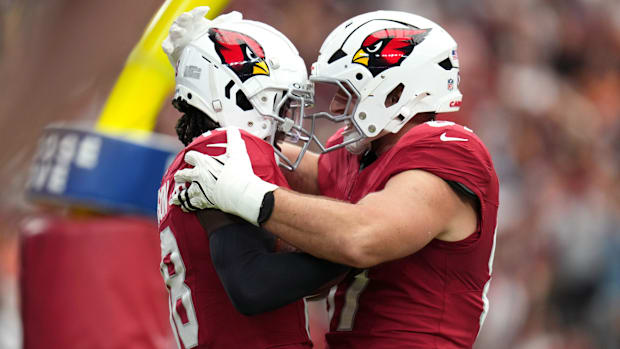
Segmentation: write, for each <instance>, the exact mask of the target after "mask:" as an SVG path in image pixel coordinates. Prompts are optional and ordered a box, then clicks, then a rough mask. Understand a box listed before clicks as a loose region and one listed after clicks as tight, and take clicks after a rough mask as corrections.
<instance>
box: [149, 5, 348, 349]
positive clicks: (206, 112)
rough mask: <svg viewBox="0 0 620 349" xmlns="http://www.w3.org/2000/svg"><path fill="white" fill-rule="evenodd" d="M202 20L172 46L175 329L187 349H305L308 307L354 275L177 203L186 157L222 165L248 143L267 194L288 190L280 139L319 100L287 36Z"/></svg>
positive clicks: (195, 14)
mask: <svg viewBox="0 0 620 349" xmlns="http://www.w3.org/2000/svg"><path fill="white" fill-rule="evenodd" d="M206 11H207V9H205V8H197V9H195V10H193V11H190V12H189V13H186V14H184V15H182V16H181V17H180V18H179V19H177V21H176V22H175V24H174V25H173V27H172V28H171V31H170V35H169V37H168V38H167V40H166V41H165V43H164V50H165V51H166V53H168V55H169V58H170V60H171V62H172V63H173V65H174V66H175V67H176V73H177V75H176V91H175V96H174V99H173V104H174V106H175V107H176V108H177V109H179V110H180V111H181V112H183V113H185V114H184V115H183V116H182V117H181V119H180V120H179V122H178V124H177V127H176V131H177V134H178V136H179V139H180V140H181V141H182V142H183V143H184V144H185V145H186V148H185V149H184V150H183V151H181V152H180V153H179V154H178V155H177V156H176V158H175V159H174V161H173V162H172V164H171V165H170V167H169V168H168V170H167V171H166V173H165V174H164V177H163V179H162V184H161V187H160V189H159V194H158V223H159V232H160V238H161V258H162V259H161V273H162V276H163V278H164V281H165V284H166V287H167V289H168V291H169V308H170V320H171V325H172V328H173V331H174V333H175V334H176V335H177V339H178V345H179V348H274V347H277V348H309V347H312V342H311V341H310V338H309V335H308V325H307V314H306V311H305V301H304V300H303V299H302V297H303V296H307V295H309V294H310V293H311V292H312V291H314V290H315V289H317V288H319V287H320V286H322V285H323V284H325V283H326V282H327V281H329V280H331V279H333V278H334V277H335V276H337V275H339V274H342V273H343V272H346V271H347V270H348V269H349V268H348V267H345V266H341V265H336V264H333V263H329V262H327V261H324V260H320V259H318V258H315V257H313V256H310V255H307V254H304V253H297V252H280V253H274V251H276V250H278V241H276V239H275V237H274V236H273V235H271V234H269V233H267V232H265V231H263V230H261V229H260V228H259V227H256V226H253V225H251V224H250V223H247V222H245V221H243V220H240V219H238V218H236V217H234V216H230V217H228V216H229V215H228V214H225V213H222V212H220V211H216V210H207V211H201V212H198V213H196V214H195V213H192V212H188V211H192V209H193V206H192V204H191V202H189V201H187V202H184V206H182V207H180V206H175V205H173V204H172V203H171V201H172V202H175V201H176V202H179V197H178V195H179V193H180V189H182V188H185V185H186V183H185V182H184V181H183V179H182V178H181V177H179V176H175V175H174V174H175V172H177V170H179V169H187V168H189V166H188V165H187V164H186V163H185V162H184V159H185V160H186V161H189V162H192V161H193V160H192V159H194V158H192V156H191V154H194V153H195V154H203V153H204V154H209V155H212V156H215V157H216V159H217V157H222V158H223V157H225V156H226V154H227V153H229V151H227V149H226V147H227V142H232V141H233V140H234V142H236V143H238V142H241V143H243V147H244V150H246V149H247V154H248V155H249V158H250V160H251V165H249V166H250V168H249V170H250V171H252V170H253V171H254V172H255V173H256V175H257V176H259V177H260V178H262V179H263V180H265V182H264V185H265V186H267V187H270V188H275V187H284V188H288V185H287V183H286V180H285V178H284V176H283V175H282V173H281V172H280V169H279V167H278V156H276V153H275V152H274V151H275V149H274V147H273V146H272V144H273V142H274V140H275V138H276V137H278V136H279V135H283V134H286V135H289V136H299V135H298V134H296V133H297V132H301V133H303V132H305V130H303V129H302V128H301V127H300V121H301V118H297V119H295V118H293V119H291V118H288V117H287V116H295V115H297V116H301V114H296V113H301V112H303V108H304V105H305V104H307V103H308V102H309V100H311V98H312V90H311V89H308V83H307V75H306V68H305V64H304V62H303V60H302V58H301V57H300V56H299V54H298V52H297V50H296V49H295V47H294V46H293V45H292V44H291V43H290V41H288V39H287V38H286V37H285V36H284V35H282V34H281V33H280V32H278V31H277V30H275V29H274V28H272V27H270V26H268V25H266V24H263V23H258V22H254V21H249V20H243V19H242V17H241V15H240V14H239V13H231V14H227V15H223V16H220V17H218V18H217V19H215V20H214V21H208V20H206V19H205V18H204V15H205V13H206ZM221 126H222V127H224V126H225V127H226V128H219V127H221ZM235 126H238V127H239V128H241V129H243V130H242V131H240V130H239V128H237V127H235ZM305 135H306V136H305V139H306V141H308V140H309V139H310V138H309V136H310V134H307V133H306V134H305ZM190 151H193V152H192V153H189V152H190ZM187 154H190V155H187ZM280 155H281V154H280ZM282 159H283V160H281V161H284V163H283V164H284V165H287V166H289V167H295V166H296V161H292V160H289V159H287V158H285V157H282ZM272 183H273V184H272ZM255 218H256V217H255ZM241 228H244V229H241ZM248 232H250V233H248ZM299 274H301V275H304V278H303V279H301V278H298V277H297V275H299ZM283 289H286V290H287V292H282V290H283ZM258 313H260V314H259V315H255V316H246V315H253V314H258Z"/></svg>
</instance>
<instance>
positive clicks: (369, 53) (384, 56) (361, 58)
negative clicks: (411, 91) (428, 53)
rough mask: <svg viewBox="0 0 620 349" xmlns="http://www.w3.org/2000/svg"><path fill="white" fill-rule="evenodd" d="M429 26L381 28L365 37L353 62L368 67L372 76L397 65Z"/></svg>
mask: <svg viewBox="0 0 620 349" xmlns="http://www.w3.org/2000/svg"><path fill="white" fill-rule="evenodd" d="M430 31H431V28H428V29H418V28H392V29H381V30H378V31H376V32H374V33H372V34H370V35H368V36H367V37H366V39H364V42H362V47H361V48H360V49H359V50H358V51H357V52H356V53H355V55H354V56H353V63H357V64H361V65H363V66H365V67H366V68H368V70H370V72H371V73H372V76H377V75H378V74H379V73H381V72H382V71H384V70H386V69H389V68H391V67H395V66H399V65H400V63H401V62H402V61H403V60H404V59H405V58H407V57H408V56H409V55H410V54H411V51H413V48H414V47H415V46H416V45H418V44H419V43H421V42H422V41H424V39H425V38H426V36H427V35H428V33H429V32H430Z"/></svg>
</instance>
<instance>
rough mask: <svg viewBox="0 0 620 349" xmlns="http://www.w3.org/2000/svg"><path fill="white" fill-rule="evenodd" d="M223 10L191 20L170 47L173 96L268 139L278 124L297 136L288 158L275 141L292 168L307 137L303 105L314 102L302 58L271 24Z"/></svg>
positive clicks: (224, 123) (271, 139) (223, 122)
mask: <svg viewBox="0 0 620 349" xmlns="http://www.w3.org/2000/svg"><path fill="white" fill-rule="evenodd" d="M203 16H204V14H203ZM224 16H225V17H223V16H220V17H223V18H224V20H218V19H217V18H216V19H215V20H214V21H208V20H205V21H204V24H201V25H200V26H194V28H192V29H191V30H192V33H191V36H192V37H191V40H189V41H188V42H186V43H184V44H183V47H181V48H179V47H174V51H175V53H176V55H174V56H173V55H171V54H170V53H169V57H170V58H171V60H173V57H176V56H178V57H179V58H178V60H177V61H176V88H175V95H174V99H175V100H176V99H181V100H183V101H185V102H187V103H188V104H190V105H192V106H194V107H196V108H198V109H200V110H201V111H203V112H204V113H205V114H206V115H207V116H208V117H210V118H211V119H213V120H214V121H216V122H218V123H219V124H220V126H222V127H225V126H236V127H239V128H241V129H244V130H246V131H248V132H250V133H252V134H253V135H255V136H257V137H259V138H262V139H265V140H267V141H268V142H270V143H271V144H272V145H274V144H275V141H276V139H275V136H276V131H278V130H279V131H282V132H284V133H285V134H286V136H288V138H289V139H290V138H292V141H294V142H297V141H299V140H301V141H302V142H303V146H302V152H301V153H300V154H299V156H298V158H297V159H293V160H290V159H287V158H286V157H285V156H284V155H283V154H282V153H281V152H280V151H279V150H278V149H276V147H274V150H275V151H276V153H277V154H278V155H279V157H280V159H282V160H283V161H284V163H282V162H281V163H280V164H281V165H282V166H283V167H285V168H288V169H290V170H292V169H294V168H296V167H297V166H298V165H299V162H300V161H301V157H302V156H303V154H304V152H305V151H306V149H307V147H308V144H309V142H310V141H311V139H312V133H311V132H308V131H306V130H305V129H304V128H303V127H302V121H303V118H304V108H305V107H306V106H308V105H310V104H312V102H313V88H312V84H311V83H310V82H309V81H308V75H307V71H306V66H305V63H304V61H303V59H302V58H301V57H300V56H299V53H298V51H297V49H296V48H295V46H294V45H293V44H292V43H291V42H290V41H289V40H288V39H287V38H286V36H284V34H282V33H280V32H279V31H278V30H276V29H274V28H273V27H271V26H269V25H266V24H264V23H260V22H255V21H250V20H244V19H242V17H241V14H239V13H232V14H227V15H224ZM203 19H204V18H203ZM197 28H198V29H197ZM172 35H173V33H172V30H171V36H172ZM187 35H189V34H187ZM167 41H170V40H167ZM186 41H187V40H186ZM164 49H166V47H165V46H164ZM171 50H172V48H171ZM166 52H168V51H166Z"/></svg>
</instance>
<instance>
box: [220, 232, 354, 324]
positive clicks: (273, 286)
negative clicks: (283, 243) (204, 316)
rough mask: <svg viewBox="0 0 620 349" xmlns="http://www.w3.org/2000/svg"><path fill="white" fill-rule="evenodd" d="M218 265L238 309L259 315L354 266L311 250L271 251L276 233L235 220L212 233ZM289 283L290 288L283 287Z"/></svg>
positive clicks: (315, 288)
mask: <svg viewBox="0 0 620 349" xmlns="http://www.w3.org/2000/svg"><path fill="white" fill-rule="evenodd" d="M209 244H210V251H211V259H212V261H213V266H214V267H215V270H216V272H217V273H218V276H219V278H220V281H221V282H222V285H223V286H224V289H225V290H226V293H227V294H228V296H229V298H230V300H231V301H232V303H233V305H234V306H235V308H237V310H238V311H239V312H240V313H242V314H245V315H254V314H259V313H262V312H266V311H270V310H273V309H276V308H279V307H282V306H284V305H287V304H289V303H291V302H293V301H295V300H298V299H300V298H302V297H305V296H308V295H312V294H314V293H315V292H316V291H317V290H319V289H321V288H323V287H324V286H326V285H330V284H331V283H332V282H333V281H332V280H334V279H336V278H337V277H339V276H341V275H343V274H344V273H346V272H348V271H349V269H350V268H348V267H346V266H344V265H339V264H334V263H330V262H328V261H326V260H321V259H317V258H315V257H313V256H311V255H308V254H306V253H298V252H288V253H275V252H272V247H273V236H272V235H271V234H268V233H267V232H265V231H264V230H262V229H261V228H259V227H257V226H254V225H252V224H248V223H246V222H243V223H234V224H230V225H227V226H223V227H221V228H218V229H217V230H215V231H212V232H210V233H209ZM284 289H286V290H287V292H281V291H282V290H284Z"/></svg>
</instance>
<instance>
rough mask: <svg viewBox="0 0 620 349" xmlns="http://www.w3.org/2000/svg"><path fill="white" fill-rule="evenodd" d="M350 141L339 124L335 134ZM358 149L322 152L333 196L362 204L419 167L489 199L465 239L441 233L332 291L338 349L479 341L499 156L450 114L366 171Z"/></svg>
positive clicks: (322, 176) (324, 185) (322, 177)
mask: <svg viewBox="0 0 620 349" xmlns="http://www.w3.org/2000/svg"><path fill="white" fill-rule="evenodd" d="M338 142H342V135H341V133H340V132H338V133H336V134H335V135H334V136H333V137H332V139H331V140H330V143H331V144H335V143H338ZM359 168H360V161H359V157H358V156H355V155H352V154H350V153H349V152H347V151H346V149H344V148H343V149H338V150H336V151H334V152H331V153H326V154H323V155H321V157H320V158H319V173H318V175H319V186H320V189H321V191H322V193H323V194H324V195H327V196H330V197H333V198H337V199H341V200H346V201H349V202H352V203H356V202H358V201H359V200H361V199H362V198H363V197H365V196H366V195H367V194H369V193H372V192H376V191H379V190H381V189H383V188H384V186H385V184H386V182H387V181H388V180H389V179H390V178H391V177H392V176H394V175H396V174H398V173H399V172H402V171H407V170H412V169H420V170H424V171H428V172H430V173H433V174H435V175H436V176H439V177H441V178H443V179H445V180H449V181H455V182H458V183H461V184H462V185H464V186H466V187H467V189H469V190H470V191H472V192H473V193H475V194H476V196H477V197H478V198H479V199H480V203H481V214H480V217H479V219H478V227H477V230H476V231H475V232H474V233H473V234H472V235H470V236H469V237H467V238H466V239H464V240H461V241H458V242H446V241H441V240H437V239H434V240H432V241H431V242H430V243H429V244H428V245H426V246H425V247H424V248H422V249H421V250H419V251H418V252H416V253H414V254H412V255H409V256H407V257H404V258H401V259H398V260H394V261H390V262H386V263H383V264H380V265H377V266H374V267H372V268H369V269H367V270H364V271H363V272H362V273H360V274H358V275H357V276H355V277H353V278H349V279H347V280H345V281H344V282H342V283H341V284H339V285H338V287H337V289H332V292H331V294H330V296H331V297H330V298H329V299H328V303H329V306H330V309H329V311H330V314H331V315H332V318H331V322H330V332H329V333H328V334H327V342H328V343H329V345H330V348H331V349H334V348H379V349H384V348H405V347H406V348H470V347H472V346H473V343H474V341H475V339H476V336H477V334H478V331H479V329H480V326H481V324H482V322H483V321H484V317H485V316H486V312H487V310H488V301H487V299H486V292H487V290H488V287H489V283H490V279H491V269H492V267H491V264H492V260H493V251H494V246H495V226H496V220H497V208H498V201H499V199H498V196H499V195H498V192H499V182H498V179H497V175H496V174H495V170H494V169H493V163H492V161H491V157H490V155H489V153H488V151H487V150H486V148H485V146H484V145H483V143H482V142H481V141H480V139H479V138H478V137H477V136H476V135H475V134H474V133H473V132H471V130H469V129H467V128H465V127H463V126H459V125H456V124H454V123H452V122H447V121H431V122H427V123H424V124H420V125H418V126H416V127H414V128H412V129H411V130H410V131H409V132H407V133H406V134H405V135H404V136H403V137H402V138H401V139H400V140H399V142H398V143H397V144H396V145H395V146H394V147H392V148H391V149H389V150H388V151H386V152H385V153H384V154H381V155H380V156H379V158H378V159H377V160H375V161H374V162H373V163H371V164H370V165H368V167H366V168H365V169H364V170H362V171H359Z"/></svg>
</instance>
